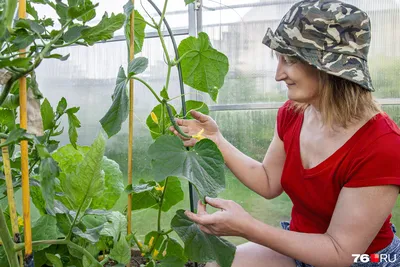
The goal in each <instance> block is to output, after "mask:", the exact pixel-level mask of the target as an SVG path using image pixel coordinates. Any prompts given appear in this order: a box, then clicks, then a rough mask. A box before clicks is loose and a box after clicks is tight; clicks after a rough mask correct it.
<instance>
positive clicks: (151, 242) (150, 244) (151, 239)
mask: <svg viewBox="0 0 400 267" xmlns="http://www.w3.org/2000/svg"><path fill="white" fill-rule="evenodd" d="M153 241H154V236H152V237H151V238H150V242H149V247H152V246H153Z"/></svg>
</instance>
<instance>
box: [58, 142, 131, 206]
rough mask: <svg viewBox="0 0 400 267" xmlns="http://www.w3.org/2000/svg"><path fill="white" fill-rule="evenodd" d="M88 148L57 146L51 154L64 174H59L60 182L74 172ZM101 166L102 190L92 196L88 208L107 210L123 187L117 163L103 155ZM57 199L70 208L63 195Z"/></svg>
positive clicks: (115, 200) (117, 197) (113, 203)
mask: <svg viewBox="0 0 400 267" xmlns="http://www.w3.org/2000/svg"><path fill="white" fill-rule="evenodd" d="M89 149H90V147H82V146H77V149H74V148H73V146H72V145H66V146H63V147H61V148H59V149H58V150H57V151H56V152H54V153H53V154H52V156H53V158H54V159H55V160H56V161H57V162H58V164H59V166H60V169H61V170H62V172H63V174H64V175H60V176H59V179H60V181H61V182H62V183H63V180H64V179H66V174H71V173H74V172H75V170H76V169H77V167H78V165H79V164H80V163H81V162H82V161H83V159H84V157H85V154H86V153H87V152H88V151H89ZM101 168H102V170H103V171H104V174H105V175H104V182H105V184H104V191H103V193H102V194H101V195H99V196H97V197H94V198H93V200H92V202H91V204H90V208H91V209H106V210H109V209H111V208H112V207H113V206H114V205H115V203H116V202H117V200H118V199H119V198H120V195H121V193H122V191H123V189H124V186H123V175H122V172H121V171H120V169H119V166H118V164H117V163H116V162H115V161H113V160H110V159H108V158H107V157H105V156H104V157H103V159H102V162H101ZM61 190H62V189H61ZM58 199H59V200H61V201H62V203H63V204H64V205H66V206H67V207H69V208H72V207H71V206H70V205H69V202H68V201H67V200H66V198H65V197H58Z"/></svg>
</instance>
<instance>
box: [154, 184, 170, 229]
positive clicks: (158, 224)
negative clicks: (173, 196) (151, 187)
mask: <svg viewBox="0 0 400 267" xmlns="http://www.w3.org/2000/svg"><path fill="white" fill-rule="evenodd" d="M168 179H169V177H167V179H165V184H164V190H163V192H162V195H161V201H160V206H159V208H158V220H157V230H158V232H159V233H160V232H161V211H162V210H161V208H162V205H163V202H164V196H165V191H167V185H168Z"/></svg>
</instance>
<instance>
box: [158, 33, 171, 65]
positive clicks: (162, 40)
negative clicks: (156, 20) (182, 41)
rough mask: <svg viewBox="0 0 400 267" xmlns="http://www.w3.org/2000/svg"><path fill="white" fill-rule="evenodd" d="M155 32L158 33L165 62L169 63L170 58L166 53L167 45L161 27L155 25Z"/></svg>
mask: <svg viewBox="0 0 400 267" xmlns="http://www.w3.org/2000/svg"><path fill="white" fill-rule="evenodd" d="M157 34H158V37H159V38H160V41H161V45H162V48H163V50H164V54H165V58H166V59H167V64H168V65H171V59H170V57H169V54H168V50H167V46H166V45H165V41H164V37H163V34H162V32H161V28H160V27H159V26H157Z"/></svg>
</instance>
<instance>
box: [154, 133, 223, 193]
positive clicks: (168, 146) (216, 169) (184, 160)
mask: <svg viewBox="0 0 400 267" xmlns="http://www.w3.org/2000/svg"><path fill="white" fill-rule="evenodd" d="M161 151H162V152H161ZM149 155H150V157H151V158H152V164H153V168H154V173H155V180H156V181H162V180H164V179H165V178H166V177H168V176H177V177H181V178H185V179H187V180H188V181H190V182H191V183H192V184H193V185H194V186H195V188H196V190H197V192H198V193H199V197H200V199H202V200H204V197H205V196H209V197H216V196H217V195H218V193H219V192H221V191H222V190H223V189H224V187H225V177H224V165H223V164H224V159H223V157H222V154H221V152H220V151H219V150H218V148H217V146H216V145H215V143H214V142H212V141H211V140H209V139H203V140H201V141H199V142H197V143H196V145H195V146H194V147H193V149H192V150H189V151H188V150H186V149H185V148H184V146H183V142H182V140H181V139H179V138H178V137H176V136H161V137H159V138H158V139H157V140H156V141H155V142H154V144H152V145H151V146H150V148H149Z"/></svg>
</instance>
